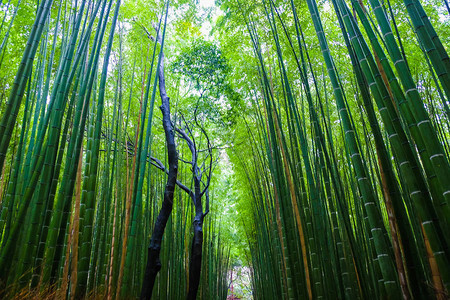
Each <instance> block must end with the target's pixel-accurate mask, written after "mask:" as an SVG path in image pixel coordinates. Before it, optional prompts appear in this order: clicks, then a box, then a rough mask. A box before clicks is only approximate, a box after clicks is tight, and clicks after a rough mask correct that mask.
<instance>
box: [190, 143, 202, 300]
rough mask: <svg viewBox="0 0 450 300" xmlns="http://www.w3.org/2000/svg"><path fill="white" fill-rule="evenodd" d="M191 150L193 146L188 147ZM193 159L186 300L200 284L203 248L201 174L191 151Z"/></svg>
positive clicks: (191, 298) (194, 297) (195, 291)
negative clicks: (192, 195) (191, 227)
mask: <svg viewBox="0 0 450 300" xmlns="http://www.w3.org/2000/svg"><path fill="white" fill-rule="evenodd" d="M190 148H191V150H192V149H195V147H190ZM192 155H193V156H194V155H195V156H194V159H193V160H192V161H193V163H194V168H193V170H194V189H195V190H194V198H193V199H192V200H193V201H194V206H195V218H194V238H193V239H192V248H191V258H190V263H189V290H188V296H187V299H188V300H194V299H196V298H197V291H198V286H199V284H200V274H201V269H202V250H203V248H202V247H203V216H204V215H203V207H202V193H201V190H200V182H201V179H200V178H201V174H200V170H199V168H198V165H197V153H196V152H192Z"/></svg>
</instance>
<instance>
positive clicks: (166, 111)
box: [141, 54, 178, 299]
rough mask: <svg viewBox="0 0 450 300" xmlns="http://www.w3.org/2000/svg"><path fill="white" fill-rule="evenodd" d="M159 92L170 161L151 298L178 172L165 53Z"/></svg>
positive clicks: (149, 271) (147, 293) (153, 245)
mask: <svg viewBox="0 0 450 300" xmlns="http://www.w3.org/2000/svg"><path fill="white" fill-rule="evenodd" d="M158 77H159V92H160V96H161V102H162V104H161V106H160V109H161V112H162V114H163V118H162V121H163V127H164V133H165V136H166V143H167V155H168V162H169V174H168V178H167V183H166V187H165V190H164V199H163V203H162V207H161V210H160V211H159V215H158V217H157V219H156V223H155V227H154V229H153V234H152V238H151V241H150V245H149V247H148V259H147V266H146V268H145V274H144V281H143V283H142V290H141V299H150V297H151V296H152V290H153V286H154V284H155V280H156V275H157V274H158V272H159V270H161V260H160V259H159V253H160V251H161V241H162V236H163V234H164V230H165V228H166V224H167V220H168V219H169V217H170V214H171V212H172V206H173V196H174V190H175V185H176V181H177V173H178V154H177V150H176V145H175V134H174V128H173V126H172V122H171V120H170V101H169V97H168V96H167V93H166V84H165V78H164V55H163V54H162V58H161V64H160V67H159V70H158Z"/></svg>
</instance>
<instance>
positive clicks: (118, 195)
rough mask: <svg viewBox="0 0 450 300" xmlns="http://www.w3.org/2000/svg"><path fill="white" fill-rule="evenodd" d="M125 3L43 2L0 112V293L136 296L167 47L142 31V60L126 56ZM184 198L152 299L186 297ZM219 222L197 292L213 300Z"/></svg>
mask: <svg viewBox="0 0 450 300" xmlns="http://www.w3.org/2000/svg"><path fill="white" fill-rule="evenodd" d="M17 5H20V1H19V3H18V4H17ZM156 6H157V5H156V4H155V7H156ZM120 8H121V2H120V0H117V1H114V0H98V1H78V2H70V1H64V0H61V1H59V2H58V3H57V2H56V1H55V3H53V1H52V0H43V1H40V2H39V6H38V7H37V10H36V12H35V18H36V19H35V21H34V24H33V27H32V29H31V31H30V34H29V36H28V42H27V44H26V46H25V50H24V53H23V58H22V61H21V63H20V65H19V67H18V69H17V74H16V77H15V81H14V85H12V87H11V88H10V90H9V98H8V101H7V102H6V103H3V102H2V106H1V107H0V112H1V121H0V139H1V142H0V149H1V150H0V170H2V173H1V174H2V177H1V182H0V199H1V200H0V201H1V202H0V243H1V247H0V297H1V298H13V297H25V296H37V297H42V298H44V297H49V298H52V297H56V298H57V299H62V298H70V299H72V298H76V299H82V298H86V297H105V298H108V299H111V298H113V297H114V298H116V299H122V298H123V299H128V298H133V297H137V296H138V295H139V291H140V289H141V285H142V280H143V275H144V274H143V272H144V267H145V262H146V260H147V256H146V253H147V251H146V250H147V249H146V248H147V241H148V240H149V235H150V233H151V231H152V228H153V224H154V221H155V220H156V216H157V211H158V210H159V207H160V205H161V202H162V197H163V191H164V182H165V174H164V173H163V172H161V171H160V170H157V169H151V168H150V167H149V166H148V165H149V162H150V153H151V151H153V152H154V154H160V155H161V156H160V157H165V151H164V145H161V144H158V143H154V144H152V137H155V134H154V133H152V126H153V124H152V117H153V107H154V104H155V101H156V88H157V81H158V80H157V75H156V70H157V69H158V68H159V66H160V62H158V60H155V57H158V55H160V53H162V51H160V50H161V49H160V48H159V47H158V43H157V42H156V41H155V42H151V41H150V40H149V39H148V37H146V36H145V35H142V39H143V40H144V41H145V43H146V47H147V48H148V51H147V53H145V51H144V52H141V53H139V55H138V54H134V57H133V53H132V52H131V51H129V50H128V52H127V49H129V47H130V45H129V44H128V43H129V41H128V40H127V38H128V36H127V34H128V32H127V30H126V29H124V23H123V22H121V21H120ZM6 13H11V12H8V11H7V12H6ZM12 13H13V16H12V19H11V23H12V22H13V20H14V16H15V15H16V13H17V8H15V10H14V11H13V12H12ZM162 20H163V19H162V18H161V19H160V25H161V24H162ZM164 27H165V24H164ZM10 28H11V25H10V27H9V29H10ZM9 29H8V32H7V33H6V35H5V39H7V36H8V35H13V34H14V32H11V33H10V32H9ZM1 47H2V48H1V50H0V52H1V51H6V50H4V48H3V47H4V45H3V44H2V46H1ZM161 47H162V45H161ZM149 58H151V60H150V59H149ZM139 60H141V63H142V65H141V66H139V65H138V64H139ZM128 61H131V62H132V63H129V64H127V62H128ZM133 61H134V62H133ZM3 67H4V66H3ZM139 87H140V89H139ZM126 98H128V99H126ZM127 100H128V101H127ZM149 100H150V101H149ZM157 134H159V133H157ZM184 176H186V177H187V178H189V172H187V171H185V170H183V172H182V175H181V178H182V179H183V178H184ZM189 200H190V199H189V198H188V197H187V196H186V195H184V194H182V193H181V192H180V193H178V192H177V193H176V195H175V203H174V212H173V214H172V217H171V218H170V219H169V221H168V224H167V232H166V236H165V238H164V239H163V241H162V243H163V250H162V251H161V257H162V260H163V265H164V268H163V270H162V272H160V275H159V277H158V279H157V282H156V285H155V289H154V293H153V295H154V297H156V298H158V299H174V298H183V297H184V296H185V295H186V294H187V287H188V277H189V275H188V274H189V264H188V262H189V259H190V252H189V243H190V241H191V240H192V238H191V236H192V227H191V226H190V224H191V223H192V221H193V218H192V217H191V216H192V215H193V213H192V204H191V203H190V201H189ZM217 227H218V225H217V223H216V221H215V218H214V217H211V218H209V219H207V220H205V225H204V231H205V234H204V240H205V243H204V245H205V246H204V250H203V256H204V259H203V262H202V264H203V266H202V275H201V282H200V289H199V292H198V294H199V296H201V297H203V298H208V299H213V298H214V299H215V298H220V299H224V298H225V297H226V291H227V287H226V274H227V273H226V272H227V265H228V256H229V255H228V253H227V251H226V250H225V247H224V245H223V242H222V240H221V239H220V230H219V229H217Z"/></svg>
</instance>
